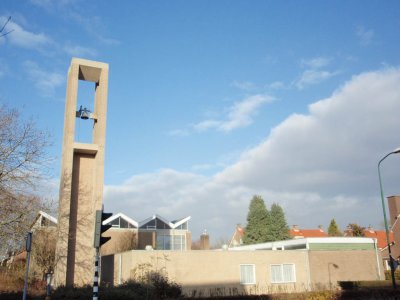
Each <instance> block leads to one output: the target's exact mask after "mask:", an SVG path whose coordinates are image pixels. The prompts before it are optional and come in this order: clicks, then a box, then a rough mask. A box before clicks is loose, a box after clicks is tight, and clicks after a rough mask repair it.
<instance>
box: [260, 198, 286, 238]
mask: <svg viewBox="0 0 400 300" xmlns="http://www.w3.org/2000/svg"><path fill="white" fill-rule="evenodd" d="M290 238H291V237H290V234H289V226H288V224H287V223H286V218H285V213H284V212H283V209H282V207H280V206H279V205H278V204H276V203H274V204H272V206H271V211H270V213H269V220H268V224H267V235H266V241H267V242H273V241H282V240H288V239H290Z"/></svg>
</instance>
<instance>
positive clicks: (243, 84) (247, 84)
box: [231, 80, 256, 91]
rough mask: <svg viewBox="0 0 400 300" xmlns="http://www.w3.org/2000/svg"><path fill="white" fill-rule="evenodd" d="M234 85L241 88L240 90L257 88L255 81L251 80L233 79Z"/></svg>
mask: <svg viewBox="0 0 400 300" xmlns="http://www.w3.org/2000/svg"><path fill="white" fill-rule="evenodd" d="M231 85H232V86H234V87H236V88H238V89H240V90H244V91H251V90H254V89H255V88H256V85H255V84H254V83H253V82H250V81H237V80H235V81H233V82H232V84H231Z"/></svg>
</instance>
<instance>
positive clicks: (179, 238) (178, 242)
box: [173, 235, 186, 250]
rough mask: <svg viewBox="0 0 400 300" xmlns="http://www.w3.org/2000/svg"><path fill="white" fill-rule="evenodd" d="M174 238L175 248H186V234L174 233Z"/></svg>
mask: <svg viewBox="0 0 400 300" xmlns="http://www.w3.org/2000/svg"><path fill="white" fill-rule="evenodd" d="M173 240H174V244H173V245H174V248H173V250H186V238H185V236H184V235H174V236H173Z"/></svg>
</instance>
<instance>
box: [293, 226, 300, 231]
mask: <svg viewBox="0 0 400 300" xmlns="http://www.w3.org/2000/svg"><path fill="white" fill-rule="evenodd" d="M292 229H293V230H294V231H299V230H300V229H299V225H292Z"/></svg>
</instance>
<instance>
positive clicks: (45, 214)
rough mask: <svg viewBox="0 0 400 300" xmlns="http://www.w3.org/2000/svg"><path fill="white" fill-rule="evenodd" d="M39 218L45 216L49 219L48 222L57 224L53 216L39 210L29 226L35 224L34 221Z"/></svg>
mask: <svg viewBox="0 0 400 300" xmlns="http://www.w3.org/2000/svg"><path fill="white" fill-rule="evenodd" d="M40 218H45V219H47V220H49V221H50V222H52V223H54V224H56V225H57V219H56V218H54V217H53V216H51V215H49V214H48V213H46V212H44V211H41V210H39V212H38V214H37V216H36V218H35V220H34V221H33V222H32V225H31V228H33V227H34V226H35V224H36V222H37V221H38V220H39V219H40Z"/></svg>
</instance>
